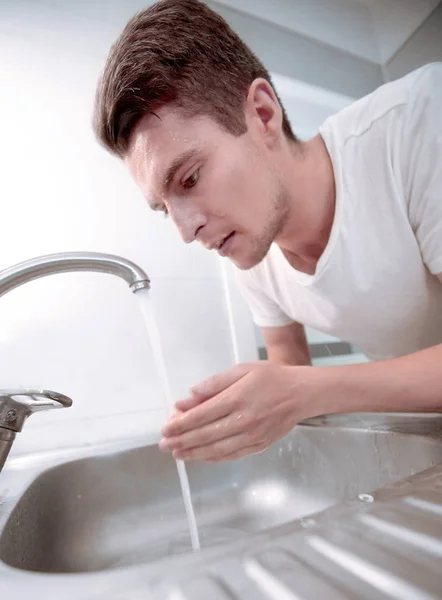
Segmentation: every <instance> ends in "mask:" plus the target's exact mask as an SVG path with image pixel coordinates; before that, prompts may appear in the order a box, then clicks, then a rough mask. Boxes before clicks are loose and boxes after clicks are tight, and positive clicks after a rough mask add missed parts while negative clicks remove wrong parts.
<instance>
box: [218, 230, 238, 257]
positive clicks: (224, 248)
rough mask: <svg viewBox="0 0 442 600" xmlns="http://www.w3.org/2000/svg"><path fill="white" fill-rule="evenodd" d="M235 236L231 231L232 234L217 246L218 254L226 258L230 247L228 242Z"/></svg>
mask: <svg viewBox="0 0 442 600" xmlns="http://www.w3.org/2000/svg"><path fill="white" fill-rule="evenodd" d="M234 235H235V232H234V231H232V233H230V234H229V235H227V236H226V237H225V238H224V239H223V240H222V242H221V244H220V245H219V246H218V253H219V254H220V255H221V256H226V255H227V254H228V252H229V247H230V242H231V241H232V239H233V236H234Z"/></svg>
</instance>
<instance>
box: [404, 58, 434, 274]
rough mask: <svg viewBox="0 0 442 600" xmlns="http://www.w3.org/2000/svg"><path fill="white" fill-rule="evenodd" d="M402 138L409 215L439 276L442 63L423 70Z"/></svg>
mask: <svg viewBox="0 0 442 600" xmlns="http://www.w3.org/2000/svg"><path fill="white" fill-rule="evenodd" d="M405 136H406V141H405V139H404V138H405ZM403 139H404V141H405V143H404V145H403V153H404V154H403V162H402V166H403V177H404V184H405V193H406V196H407V198H408V202H409V218H410V222H411V225H412V227H413V230H414V233H415V236H416V239H417V241H418V244H419V247H420V250H421V254H422V258H423V261H424V263H425V264H426V266H427V267H428V269H429V270H430V272H431V273H433V274H434V275H437V274H439V273H442V63H433V64H431V65H428V66H426V67H425V68H424V69H422V73H421V74H420V76H419V78H418V80H417V81H416V83H415V85H414V88H413V90H412V91H411V96H410V99H409V102H408V105H407V111H406V119H405V122H404V131H403Z"/></svg>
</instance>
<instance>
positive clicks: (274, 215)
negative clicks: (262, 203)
mask: <svg viewBox="0 0 442 600" xmlns="http://www.w3.org/2000/svg"><path fill="white" fill-rule="evenodd" d="M288 213H289V201H288V193H287V190H286V189H285V188H284V187H283V186H282V184H281V183H280V182H278V185H277V189H276V191H275V193H274V195H273V197H272V200H271V202H270V207H269V214H268V221H267V223H266V225H265V227H264V229H263V230H262V232H261V233H260V234H259V235H257V236H255V237H253V238H252V239H251V246H252V250H251V252H250V254H249V256H248V257H247V262H246V263H244V264H237V267H238V268H239V269H241V270H243V271H246V270H248V269H251V268H253V267H256V265H258V264H259V263H260V262H261V261H262V260H264V258H265V257H266V256H267V253H268V251H269V250H270V247H271V245H272V244H273V242H274V241H275V239H276V238H277V237H278V235H279V234H280V233H281V231H282V230H283V228H284V225H285V224H286V222H287V220H288Z"/></svg>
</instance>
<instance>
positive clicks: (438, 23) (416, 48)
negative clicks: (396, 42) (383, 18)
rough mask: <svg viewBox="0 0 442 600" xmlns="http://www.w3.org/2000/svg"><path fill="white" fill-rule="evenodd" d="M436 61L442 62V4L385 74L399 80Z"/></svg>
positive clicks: (396, 57)
mask: <svg viewBox="0 0 442 600" xmlns="http://www.w3.org/2000/svg"><path fill="white" fill-rule="evenodd" d="M435 61H442V2H441V3H439V6H438V7H437V8H436V9H435V10H434V11H433V12H432V13H431V15H430V16H429V17H428V18H427V19H426V20H425V21H424V22H423V23H422V25H421V26H420V27H419V28H418V29H417V30H416V31H415V32H414V33H413V35H412V36H411V37H410V38H409V40H408V41H407V43H406V44H404V46H403V47H402V48H400V49H399V50H398V52H397V53H396V54H395V55H394V56H393V57H392V58H391V59H390V60H389V61H388V62H387V63H386V65H385V72H386V75H387V77H388V79H390V80H392V79H397V78H399V77H402V76H403V75H405V74H406V73H409V72H410V71H413V70H414V69H417V68H419V67H421V66H423V65H425V64H427V63H430V62H435Z"/></svg>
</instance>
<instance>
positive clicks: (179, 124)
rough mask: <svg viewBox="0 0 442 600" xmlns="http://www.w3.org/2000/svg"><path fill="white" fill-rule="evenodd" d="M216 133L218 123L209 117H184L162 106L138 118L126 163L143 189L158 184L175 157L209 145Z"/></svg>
mask: <svg viewBox="0 0 442 600" xmlns="http://www.w3.org/2000/svg"><path fill="white" fill-rule="evenodd" d="M156 115H157V116H156ZM219 134H220V128H219V126H218V125H217V124H216V123H215V122H214V121H213V120H212V119H210V118H209V117H205V116H196V117H190V118H185V117H183V116H182V115H181V114H180V113H179V111H177V110H174V109H171V108H167V107H163V108H162V109H160V110H159V111H157V112H156V114H155V115H153V114H148V115H145V116H144V117H142V118H141V119H140V121H139V122H138V124H137V126H136V127H135V129H134V131H133V133H132V135H131V137H130V140H129V148H128V151H127V153H126V156H125V163H126V164H127V166H128V167H129V170H130V172H131V175H132V177H133V178H134V179H135V181H136V182H137V184H138V185H139V186H140V187H141V188H142V189H143V190H144V188H145V187H147V186H149V187H151V186H156V185H158V184H159V183H160V181H159V180H160V179H161V178H162V176H163V175H164V172H165V170H166V169H167V167H168V166H169V165H170V163H171V162H172V161H173V160H174V159H175V158H176V157H177V156H179V155H180V154H182V153H183V152H186V151H189V150H191V149H195V148H199V149H204V148H206V147H208V146H209V144H210V143H213V142H214V140H215V138H216V137H217V135H219ZM144 191H145V192H147V190H144Z"/></svg>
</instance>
